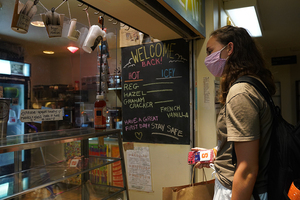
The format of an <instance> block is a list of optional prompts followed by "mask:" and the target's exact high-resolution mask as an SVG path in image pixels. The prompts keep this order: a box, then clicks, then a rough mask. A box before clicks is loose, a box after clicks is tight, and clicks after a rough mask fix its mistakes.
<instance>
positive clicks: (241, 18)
mask: <svg viewBox="0 0 300 200" xmlns="http://www.w3.org/2000/svg"><path fill="white" fill-rule="evenodd" d="M224 9H225V11H226V12H227V14H228V15H229V17H230V19H231V20H232V22H233V24H234V25H235V26H238V27H243V28H245V29H247V30H248V31H249V33H250V35H251V36H252V37H261V36H262V31H261V28H260V21H259V16H258V10H257V6H256V0H233V1H226V2H224Z"/></svg>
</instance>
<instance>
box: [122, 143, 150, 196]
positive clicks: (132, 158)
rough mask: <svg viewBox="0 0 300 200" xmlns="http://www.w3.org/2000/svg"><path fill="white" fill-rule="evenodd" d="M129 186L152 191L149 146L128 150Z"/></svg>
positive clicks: (134, 188)
mask: <svg viewBox="0 0 300 200" xmlns="http://www.w3.org/2000/svg"><path fill="white" fill-rule="evenodd" d="M126 154H127V171H128V188H129V189H131V190H138V191H144V192H153V191H152V182H151V163H150V156H149V147H134V150H127V151H126Z"/></svg>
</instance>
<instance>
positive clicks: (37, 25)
mask: <svg viewBox="0 0 300 200" xmlns="http://www.w3.org/2000/svg"><path fill="white" fill-rule="evenodd" d="M30 24H31V25H32V26H36V27H45V24H44V22H43V21H32V22H30Z"/></svg>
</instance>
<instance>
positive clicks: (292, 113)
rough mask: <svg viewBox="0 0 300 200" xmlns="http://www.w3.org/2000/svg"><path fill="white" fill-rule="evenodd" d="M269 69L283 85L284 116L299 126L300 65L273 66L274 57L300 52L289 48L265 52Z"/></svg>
mask: <svg viewBox="0 0 300 200" xmlns="http://www.w3.org/2000/svg"><path fill="white" fill-rule="evenodd" d="M264 54H265V58H266V61H267V67H269V69H270V70H271V72H272V74H273V76H274V80H275V81H276V82H280V84H281V112H282V116H283V117H284V118H285V119H286V120H287V121H288V122H289V123H292V124H294V125H296V124H297V116H296V81H297V80H300V68H299V66H300V64H299V63H298V64H290V65H277V66H272V65H271V58H272V57H281V56H291V55H296V56H297V57H298V58H299V57H300V53H299V51H291V49H289V48H282V49H272V50H265V51H264Z"/></svg>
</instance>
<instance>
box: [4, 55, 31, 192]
mask: <svg viewBox="0 0 300 200" xmlns="http://www.w3.org/2000/svg"><path fill="white" fill-rule="evenodd" d="M30 67H31V65H30V64H28V63H22V62H15V61H9V60H1V59H0V98H10V99H11V103H10V110H9V119H8V123H7V137H9V136H11V135H20V134H26V133H28V131H27V130H28V129H29V126H28V125H27V124H25V123H23V122H21V121H20V120H19V119H20V112H21V110H23V109H27V108H28V106H29V103H30ZM16 160H17V161H18V162H22V165H21V166H22V169H19V170H24V169H28V168H29V165H30V151H29V150H25V151H22V152H19V153H18V155H17V154H14V153H13V152H9V153H4V154H0V169H1V170H0V176H2V177H5V175H6V174H11V173H14V170H16V169H15V168H14V163H15V162H16ZM28 181H29V180H28V177H24V178H23V179H22V182H23V189H26V188H27V187H28ZM13 190H14V181H13V180H12V178H2V179H1V181H0V191H1V192H0V198H3V197H5V196H7V195H10V194H12V192H13Z"/></svg>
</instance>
